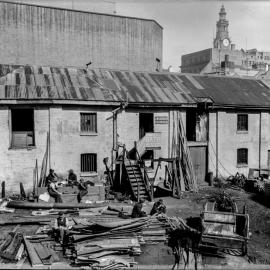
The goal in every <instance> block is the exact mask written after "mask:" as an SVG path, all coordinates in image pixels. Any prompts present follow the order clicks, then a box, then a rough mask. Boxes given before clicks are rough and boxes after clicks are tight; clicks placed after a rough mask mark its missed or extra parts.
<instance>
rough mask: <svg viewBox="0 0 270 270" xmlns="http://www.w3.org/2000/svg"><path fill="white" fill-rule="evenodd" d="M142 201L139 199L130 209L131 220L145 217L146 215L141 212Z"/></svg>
mask: <svg viewBox="0 0 270 270" xmlns="http://www.w3.org/2000/svg"><path fill="white" fill-rule="evenodd" d="M143 203H144V199H142V198H141V199H139V202H136V203H135V205H134V206H133V209H132V214H131V217H132V218H138V217H146V213H145V212H144V211H142V208H143Z"/></svg>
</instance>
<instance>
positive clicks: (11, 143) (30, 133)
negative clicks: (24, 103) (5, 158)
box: [9, 107, 36, 150]
mask: <svg viewBox="0 0 270 270" xmlns="http://www.w3.org/2000/svg"><path fill="white" fill-rule="evenodd" d="M16 110H17V111H18V110H20V111H22V110H28V111H31V116H32V119H31V121H32V124H31V125H32V130H31V131H30V130H13V121H14V120H13V116H12V115H13V111H16ZM9 133H10V136H9V138H10V140H9V150H25V149H26V150H31V149H33V148H36V138H35V109H34V108H33V107H23V108H21V107H11V108H9ZM15 134H25V135H26V138H25V140H26V143H25V146H22V145H19V146H18V145H17V144H16V143H15V142H14V141H15V139H14V135H15ZM28 137H32V144H30V143H28Z"/></svg>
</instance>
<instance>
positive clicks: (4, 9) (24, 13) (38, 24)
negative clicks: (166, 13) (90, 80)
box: [0, 1, 163, 71]
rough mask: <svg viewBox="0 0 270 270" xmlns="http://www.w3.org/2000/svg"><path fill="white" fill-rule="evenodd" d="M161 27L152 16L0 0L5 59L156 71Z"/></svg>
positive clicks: (8, 61) (1, 54)
mask: <svg viewBox="0 0 270 270" xmlns="http://www.w3.org/2000/svg"><path fill="white" fill-rule="evenodd" d="M162 31H163V29H162V27H161V26H160V25H159V24H158V23H157V22H156V21H154V20H148V19H141V18H132V17H124V16H118V15H113V14H101V13H93V12H84V11H75V10H69V9H63V8H54V7H44V6H37V5H30V4H22V3H10V2H3V1H1V2H0V32H1V43H0V59H1V63H5V64H19V65H20V64H22V65H24V64H29V65H49V66H80V67H81V66H85V65H86V64H87V63H90V62H91V67H92V68H111V69H122V70H141V71H155V70H156V69H157V67H159V66H162Z"/></svg>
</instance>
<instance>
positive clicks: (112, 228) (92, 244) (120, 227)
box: [69, 217, 166, 269]
mask: <svg viewBox="0 0 270 270" xmlns="http://www.w3.org/2000/svg"><path fill="white" fill-rule="evenodd" d="M81 221H82V219H81V218H75V220H74V223H75V225H74V226H73V228H72V231H71V232H70V233H71V235H70V241H69V242H70V243H72V246H71V249H72V250H71V252H70V253H71V254H75V257H74V262H73V264H74V265H75V266H86V265H87V266H89V265H91V266H92V267H95V266H98V267H99V269H103V268H104V269H120V268H122V267H123V268H124V267H130V266H132V265H134V264H135V263H136V262H135V261H134V256H139V255H140V254H141V245H144V244H147V243H152V244H153V243H155V242H165V240H166V231H165V229H164V228H163V226H162V223H161V222H159V221H158V220H157V219H156V218H151V217H145V218H135V219H125V220H123V219H122V220H119V218H118V220H117V221H107V222H104V221H103V222H97V221H98V220H96V221H95V222H93V219H90V220H88V221H87V220H86V219H84V220H83V222H81Z"/></svg>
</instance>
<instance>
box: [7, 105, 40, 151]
mask: <svg viewBox="0 0 270 270" xmlns="http://www.w3.org/2000/svg"><path fill="white" fill-rule="evenodd" d="M11 132H12V136H11V148H17V149H21V148H30V147H32V146H34V145H35V140H34V110H33V109H12V110H11Z"/></svg>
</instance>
